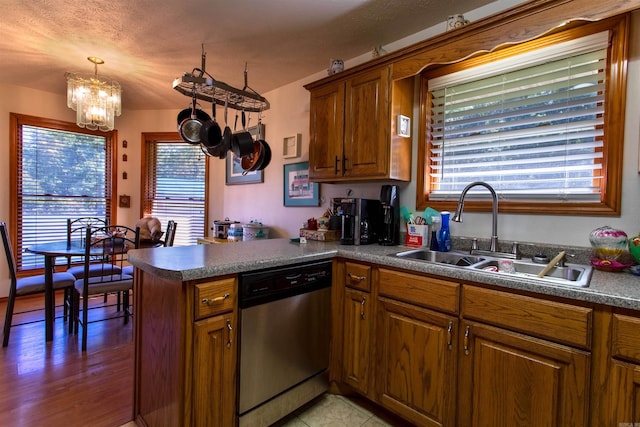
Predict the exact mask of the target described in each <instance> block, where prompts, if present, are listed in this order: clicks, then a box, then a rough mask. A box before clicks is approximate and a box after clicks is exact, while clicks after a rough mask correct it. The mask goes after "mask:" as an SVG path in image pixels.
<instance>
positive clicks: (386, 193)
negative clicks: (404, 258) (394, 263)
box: [380, 185, 400, 246]
mask: <svg viewBox="0 0 640 427" xmlns="http://www.w3.org/2000/svg"><path fill="white" fill-rule="evenodd" d="M380 204H381V205H382V234H381V236H380V244H381V245H384V246H394V245H397V244H398V242H399V238H400V194H399V191H398V186H397V185H383V186H382V188H381V189H380Z"/></svg>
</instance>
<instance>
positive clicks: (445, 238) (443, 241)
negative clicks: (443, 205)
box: [438, 211, 451, 252]
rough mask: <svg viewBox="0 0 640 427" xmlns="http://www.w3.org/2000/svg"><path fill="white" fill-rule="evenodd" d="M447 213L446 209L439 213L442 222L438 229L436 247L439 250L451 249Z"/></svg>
mask: <svg viewBox="0 0 640 427" xmlns="http://www.w3.org/2000/svg"><path fill="white" fill-rule="evenodd" d="M449 215H450V213H449V212H448V211H443V212H441V213H440V218H441V222H442V224H441V225H440V231H438V247H439V249H440V252H449V251H450V250H451V232H450V231H449Z"/></svg>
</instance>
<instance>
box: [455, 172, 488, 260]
mask: <svg viewBox="0 0 640 427" xmlns="http://www.w3.org/2000/svg"><path fill="white" fill-rule="evenodd" d="M478 185H480V186H482V187H485V188H486V189H487V190H489V192H490V193H491V200H492V207H491V214H492V215H493V219H492V223H491V246H490V247H489V251H490V252H496V251H497V247H498V195H497V194H496V191H495V190H494V189H493V187H492V186H490V185H489V184H487V183H486V182H482V181H475V182H472V183H471V184H469V185H467V186H466V187H465V188H464V190H462V194H460V200H458V207H457V208H456V211H455V213H454V214H453V216H452V217H451V221H455V222H462V209H463V208H464V198H465V196H466V195H467V192H468V191H469V190H470V189H472V188H473V187H476V186H478Z"/></svg>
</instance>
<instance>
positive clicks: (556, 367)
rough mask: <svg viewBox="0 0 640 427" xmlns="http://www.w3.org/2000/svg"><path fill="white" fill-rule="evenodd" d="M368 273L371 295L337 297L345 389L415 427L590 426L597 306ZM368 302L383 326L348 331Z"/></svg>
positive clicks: (623, 377)
mask: <svg viewBox="0 0 640 427" xmlns="http://www.w3.org/2000/svg"><path fill="white" fill-rule="evenodd" d="M350 264H351V265H350V269H351V270H353V269H354V268H355V265H354V264H353V263H350ZM368 268H371V274H370V275H371V277H372V278H373V280H372V283H371V287H370V290H369V292H359V293H358V291H355V290H353V289H349V288H348V287H346V286H343V287H342V289H338V290H335V291H336V292H342V296H341V298H340V297H339V298H338V300H341V301H343V302H344V304H341V305H340V306H339V307H340V309H341V310H342V312H338V313H336V314H335V315H336V316H338V318H339V319H341V323H340V324H342V325H343V326H344V327H343V329H342V331H340V332H341V333H342V334H344V335H343V336H341V339H340V341H339V342H340V343H341V344H342V345H343V350H344V349H346V350H347V351H346V352H343V353H341V355H342V357H343V358H342V361H341V363H343V364H344V367H343V369H342V370H341V372H342V374H343V375H342V377H341V378H339V381H341V382H342V383H343V384H348V385H351V386H352V388H353V389H355V390H356V391H358V392H359V393H361V394H362V395H364V396H366V397H367V398H369V399H371V400H373V401H375V402H376V403H377V404H379V405H381V406H382V407H383V408H385V409H388V410H390V411H391V412H393V413H395V414H397V415H399V416H400V417H402V418H404V419H406V420H407V421H409V422H410V423H412V424H414V425H417V426H426V427H436V426H441V427H467V426H468V427H471V426H473V427H496V426H518V427H541V426H550V427H551V426H557V427H586V426H589V422H590V421H589V419H590V418H589V417H590V415H589V414H590V413H589V399H590V375H591V365H592V360H591V357H592V356H591V351H590V349H591V341H590V340H591V338H590V337H591V328H592V322H593V309H592V308H591V307H589V306H588V305H584V306H581V305H579V304H577V305H575V306H574V305H573V304H570V303H567V302H565V301H564V300H560V301H559V300H555V299H553V298H550V299H546V298H537V297H535V296H527V295H518V294H514V293H511V292H505V291H498V290H492V289H485V288H482V287H480V286H478V287H476V286H472V285H461V284H459V283H455V282H451V281H448V280H443V279H438V278H431V277H426V276H422V275H419V274H413V273H409V272H405V271H395V270H391V269H387V268H383V267H377V266H369V267H368ZM342 285H344V283H343V284H342ZM369 297H370V298H371V299H373V300H374V301H375V302H374V304H373V307H374V312H375V321H373V322H372V321H370V322H368V323H366V324H361V325H359V326H358V328H356V327H347V326H348V325H349V324H350V323H353V322H354V320H353V319H356V318H357V317H358V314H359V311H358V310H359V309H360V308H361V304H360V303H361V302H362V301H365V299H366V301H369V299H367V298H369ZM363 337H368V338H367V339H369V340H370V342H369V344H368V345H367V343H366V341H362V339H363ZM367 351H368V354H362V352H367ZM346 355H350V357H351V359H347V358H345V356H346ZM355 355H358V358H357V359H354V358H353V357H354V356H355ZM354 360H357V361H358V363H361V364H367V363H368V365H365V366H362V365H359V366H358V369H354V364H353V361H354ZM367 360H368V362H367ZM626 368H627V370H625V371H624V373H621V374H620V376H619V377H620V381H627V382H629V381H631V378H634V380H635V381H637V380H638V379H639V378H640V377H638V376H637V375H638V373H639V372H640V370H635V368H634V369H632V370H631V371H630V370H629V369H630V368H629V366H628V365H627V366H626ZM353 372H360V374H359V376H360V377H361V378H359V381H358V382H355V383H354V381H353V380H354V375H352V373H353ZM367 373H368V378H369V379H368V381H367ZM634 375H636V376H635V377H634ZM371 376H373V378H371ZM635 384H636V386H637V384H638V383H635ZM363 385H364V387H363ZM366 385H369V387H373V390H370V389H368V388H366ZM636 390H638V388H637V387H636ZM638 402H640V399H636V400H635V401H634V403H633V405H635V409H633V411H636V412H634V414H638V413H640V412H637V411H638V408H639V407H640V406H638ZM625 410H628V409H625ZM594 427H595V426H594ZM598 427H599V426H598ZM616 427H618V426H616Z"/></svg>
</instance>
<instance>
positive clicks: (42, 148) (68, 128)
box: [11, 113, 115, 270]
mask: <svg viewBox="0 0 640 427" xmlns="http://www.w3.org/2000/svg"><path fill="white" fill-rule="evenodd" d="M11 130H12V132H11V147H12V148H11V159H12V162H11V164H12V165H16V166H15V169H12V173H11V180H12V182H11V189H12V194H11V197H12V209H13V211H14V212H15V218H16V221H15V223H14V222H13V221H12V226H13V227H14V229H13V230H12V236H15V237H14V238H15V239H16V242H15V243H14V245H15V248H16V249H15V256H16V264H17V268H18V270H28V269H34V268H42V267H43V265H44V261H43V259H42V257H41V256H38V255H31V254H29V253H24V249H25V248H26V247H28V246H29V245H32V244H35V243H41V242H47V241H53V240H64V239H66V236H67V218H74V217H81V216H96V217H100V218H104V219H105V220H108V221H110V219H111V206H112V204H111V200H112V188H113V185H112V181H111V179H112V166H111V165H112V158H113V156H112V151H113V149H112V147H113V140H114V138H115V136H114V135H115V132H107V133H103V132H92V131H87V130H85V129H81V128H79V127H77V126H76V125H75V123H66V122H58V121H54V120H47V119H40V118H37V117H31V116H24V115H20V114H14V113H11ZM62 261H64V260H60V262H62Z"/></svg>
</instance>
